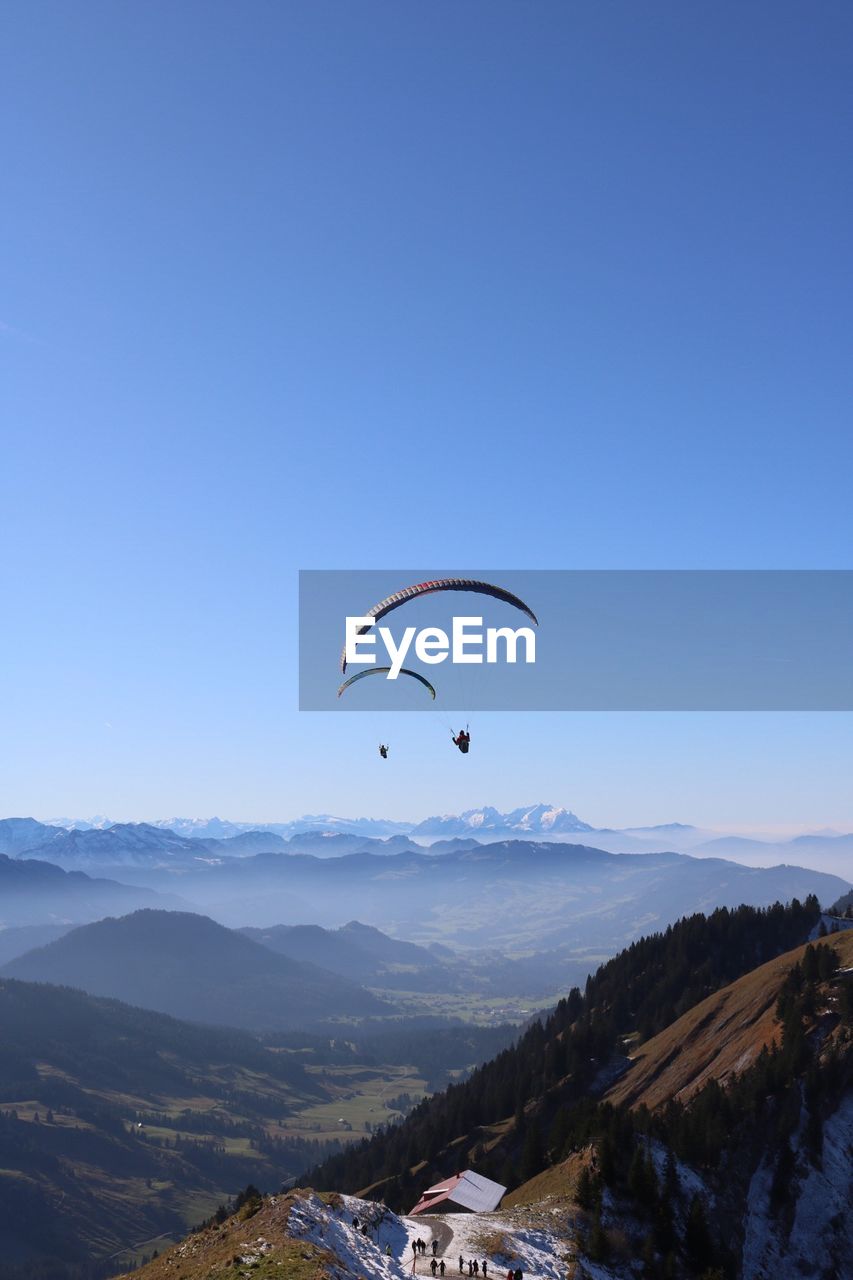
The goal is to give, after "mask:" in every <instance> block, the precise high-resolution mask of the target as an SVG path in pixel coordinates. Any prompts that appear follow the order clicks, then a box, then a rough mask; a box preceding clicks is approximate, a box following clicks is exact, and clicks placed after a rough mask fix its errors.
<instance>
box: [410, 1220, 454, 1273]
mask: <svg viewBox="0 0 853 1280" xmlns="http://www.w3.org/2000/svg"><path fill="white" fill-rule="evenodd" d="M424 1227H425V1228H426V1229H427V1230H428V1231H429V1232H430V1235H429V1237H428V1238H427V1232H426V1230H425V1231H424V1232H423V1233H422V1235H423V1238H424V1239H425V1240H426V1246H427V1251H426V1253H424V1254H418V1256H417V1258H416V1259H415V1266H414V1267H413V1268H412V1274H413V1275H417V1276H432V1268H431V1267H430V1265H429V1264H430V1262H431V1261H432V1242H433V1240H437V1241H438V1251H437V1253H436V1255H435V1256H436V1257H437V1258H438V1259H439V1261H441V1259H442V1258H444V1262H445V1267H446V1272H445V1280H449V1277H450V1275H451V1274H456V1273H457V1272H458V1271H459V1259H458V1258H457V1259H456V1260H455V1262H454V1260H453V1258H450V1257H448V1253H449V1251H450V1248H451V1246H452V1244H453V1229H452V1228H451V1227H450V1226H448V1224H447V1223H446V1222H443V1221H442V1220H441V1218H438V1217H436V1218H435V1220H434V1221H431V1222H426V1221H424ZM451 1264H453V1265H452V1266H451ZM409 1265H410V1266H411V1260H410V1263H409Z"/></svg>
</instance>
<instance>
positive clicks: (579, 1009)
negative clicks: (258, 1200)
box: [311, 898, 820, 1211]
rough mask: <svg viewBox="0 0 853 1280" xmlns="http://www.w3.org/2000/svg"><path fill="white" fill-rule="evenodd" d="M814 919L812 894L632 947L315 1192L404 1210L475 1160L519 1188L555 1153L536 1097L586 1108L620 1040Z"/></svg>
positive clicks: (653, 1027)
mask: <svg viewBox="0 0 853 1280" xmlns="http://www.w3.org/2000/svg"><path fill="white" fill-rule="evenodd" d="M819 915H820V908H819V904H818V902H817V899H815V898H809V899H807V900H806V902H805V903H800V902H797V901H796V900H795V901H794V902H793V903H791V905H790V906H786V907H783V906H781V905H778V904H777V905H775V906H772V907H769V908H767V909H766V910H759V909H756V908H752V907H739V908H738V909H737V910H734V911H730V910H728V909H725V908H723V909H720V910H718V911H715V912H714V913H713V914H712V915H710V916H708V917H706V916H703V915H696V916H691V917H690V918H689V919H686V920H681V921H679V922H678V923H677V924H675V925H673V926H671V927H670V928H668V929H666V930H665V931H664V932H663V933H659V934H654V935H652V936H651V937H648V938H643V939H641V940H639V941H637V942H635V943H633V944H632V945H631V946H630V947H628V948H627V949H626V950H625V951H623V952H621V953H620V954H619V955H618V956H616V957H615V958H614V959H613V960H610V961H609V962H608V963H606V964H604V965H602V967H601V968H600V969H599V970H598V971H597V973H596V974H594V975H593V976H592V977H591V978H590V979H589V980H588V982H587V984H586V990H585V992H584V993H581V992H580V991H579V990H578V989H574V990H572V992H571V993H570V994H569V996H568V997H567V998H566V999H565V1000H562V1001H561V1002H560V1004H559V1005H558V1006H557V1008H556V1010H555V1011H554V1013H553V1014H552V1015H551V1017H549V1018H548V1019H547V1021H545V1022H544V1023H541V1022H536V1023H534V1024H533V1026H531V1027H530V1029H529V1030H528V1031H527V1032H526V1034H525V1035H524V1036H522V1037H521V1038H520V1040H519V1041H518V1042H517V1043H516V1044H515V1045H514V1046H512V1047H511V1048H509V1049H506V1050H504V1052H503V1053H501V1054H499V1055H498V1056H497V1057H496V1058H495V1059H494V1060H493V1061H491V1062H489V1063H487V1064H486V1065H485V1066H483V1067H482V1068H480V1070H478V1071H476V1072H475V1073H474V1074H473V1076H472V1077H471V1078H470V1079H468V1080H467V1081H465V1082H464V1083H462V1084H460V1085H455V1086H452V1087H451V1088H449V1089H448V1090H447V1091H446V1092H445V1093H443V1094H440V1095H437V1096H436V1097H433V1098H430V1099H428V1100H426V1101H425V1102H423V1103H422V1104H421V1105H420V1106H418V1107H417V1108H416V1109H415V1110H414V1111H413V1112H412V1113H411V1115H410V1116H408V1117H407V1119H406V1120H405V1122H404V1123H403V1124H401V1125H399V1126H397V1127H396V1128H394V1129H392V1130H390V1131H388V1132H385V1133H382V1134H380V1135H378V1136H376V1137H375V1138H373V1139H372V1140H371V1141H369V1142H364V1143H362V1144H360V1145H359V1146H358V1147H354V1148H350V1149H348V1150H347V1151H346V1152H345V1153H343V1154H342V1155H340V1156H335V1157H332V1159H330V1160H329V1161H327V1162H326V1163H325V1164H323V1165H321V1166H320V1167H319V1168H318V1169H316V1170H314V1171H313V1173H312V1174H311V1181H312V1184H313V1185H315V1186H317V1187H320V1188H323V1189H336V1190H343V1191H350V1192H355V1191H357V1190H360V1189H365V1188H373V1190H374V1192H375V1194H377V1195H381V1196H382V1197H383V1198H384V1199H385V1200H386V1202H387V1203H388V1204H389V1205H390V1206H391V1207H392V1208H394V1209H397V1210H403V1211H404V1210H406V1209H408V1208H410V1207H411V1204H412V1203H414V1199H415V1198H417V1197H416V1194H415V1193H416V1192H417V1191H418V1189H419V1188H420V1187H421V1186H422V1185H424V1184H425V1183H428V1182H429V1181H430V1180H431V1179H432V1178H433V1176H434V1177H436V1178H438V1177H443V1176H446V1175H447V1174H448V1173H449V1172H453V1171H454V1170H455V1168H456V1166H457V1164H462V1165H464V1163H465V1162H466V1161H467V1160H468V1159H469V1158H472V1157H471V1153H472V1152H474V1153H475V1154H476V1156H477V1160H478V1163H477V1168H478V1169H479V1170H480V1172H482V1173H484V1174H486V1175H487V1176H491V1177H496V1178H497V1179H498V1180H499V1181H501V1182H503V1183H504V1184H505V1185H508V1186H514V1185H517V1184H518V1182H519V1181H520V1180H522V1179H524V1178H527V1177H530V1176H532V1175H533V1174H535V1173H536V1172H538V1171H539V1169H541V1168H542V1167H543V1166H544V1164H545V1162H546V1156H545V1152H546V1147H547V1146H548V1145H549V1144H550V1145H552V1146H553V1140H552V1139H550V1138H549V1135H548V1134H547V1133H546V1132H545V1131H544V1129H543V1127H542V1126H543V1124H544V1120H543V1121H541V1122H537V1121H535V1120H534V1121H532V1122H531V1119H530V1117H529V1116H528V1115H527V1110H528V1109H529V1107H530V1104H531V1103H532V1102H533V1101H535V1100H539V1099H548V1100H549V1103H550V1104H556V1103H557V1102H559V1110H560V1111H561V1113H562V1112H566V1111H567V1110H568V1109H571V1108H572V1107H573V1106H575V1105H578V1104H580V1103H582V1102H583V1100H584V1099H585V1098H586V1097H587V1095H588V1094H589V1092H590V1090H593V1089H594V1088H596V1087H601V1088H603V1086H604V1085H605V1084H606V1083H607V1082H608V1080H609V1079H610V1078H611V1077H612V1076H613V1074H614V1072H615V1073H616V1074H618V1071H619V1064H620V1062H621V1063H622V1064H623V1065H625V1063H626V1057H625V1045H624V1043H623V1041H624V1038H625V1037H629V1036H632V1037H635V1038H637V1039H638V1040H639V1041H642V1040H644V1039H647V1038H649V1037H651V1036H653V1035H655V1034H656V1033H657V1032H658V1031H661V1030H663V1028H664V1027H666V1026H668V1025H669V1024H670V1023H672V1022H673V1021H675V1019H676V1018H678V1017H679V1016H680V1015H681V1014H682V1013H684V1012H686V1011H687V1010H688V1009H690V1008H691V1007H692V1006H693V1005H695V1004H696V1003H698V1002H699V1001H700V1000H702V999H703V998H704V997H705V996H708V995H710V994H711V993H712V992H714V991H716V990H719V988H721V987H724V986H726V985H727V984H728V983H729V982H732V981H733V980H734V979H735V978H738V977H740V976H741V975H742V974H744V973H747V972H749V971H750V970H752V969H754V968H756V967H757V966H758V965H760V964H762V963H764V962H765V961H767V960H769V959H772V958H773V957H774V956H777V955H781V954H782V953H784V952H785V951H788V950H790V949H791V948H792V947H794V946H796V945H797V944H798V943H800V942H802V941H804V939H805V938H806V937H807V936H808V934H809V931H810V930H811V929H812V927H813V926H814V925H815V923H816V922H817V920H818V918H819ZM550 1119H551V1117H550V1114H549V1122H550ZM564 1123H565V1122H564ZM413 1197H414V1198H413ZM410 1202H411V1203H410Z"/></svg>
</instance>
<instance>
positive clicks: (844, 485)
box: [0, 0, 853, 828]
mask: <svg viewBox="0 0 853 1280" xmlns="http://www.w3.org/2000/svg"><path fill="white" fill-rule="evenodd" d="M851 45H853V13H851V10H850V8H849V6H848V5H845V4H834V3H826V4H823V5H821V6H820V7H819V8H817V9H816V8H814V6H809V5H805V4H786V3H773V4H770V3H766V4H762V3H757V4H752V5H749V6H743V5H740V4H726V3H721V4H717V5H714V6H705V7H702V8H700V7H699V6H685V5H677V4H674V3H667V4H656V3H650V4H646V5H642V6H640V5H634V4H629V3H616V4H604V3H602V4H595V5H592V4H587V5H579V4H566V3H562V2H560V3H540V4H536V5H518V4H505V3H500V2H495V0H489V2H488V3H485V2H483V3H481V2H480V0H469V2H468V3H466V4H464V5H455V4H450V3H435V4H429V5H420V6H414V5H400V4H392V3H368V4H364V5H352V4H349V3H345V2H344V0H341V2H340V3H322V2H321V3H314V4H310V5H298V4H289V5H280V4H273V3H263V4H262V3H253V4H247V5H241V6H235V5H230V4H225V3H204V4H202V3H193V2H189V3H186V4H183V5H180V6H175V5H169V4H166V3H156V2H155V3H148V4H145V5H139V4H132V3H109V4H107V3H103V4H102V3H94V2H92V3H86V4H83V5H78V6H68V5H63V4H59V3H53V2H52V0H46V2H45V3H42V4H40V5H38V6H35V7H34V6H32V5H30V4H26V3H16V2H14V0H13V2H11V3H9V4H7V5H6V6H5V8H4V36H3V40H2V54H1V55H0V57H2V66H0V83H2V86H3V88H2V97H3V109H2V130H3V155H4V193H5V199H4V200H3V202H2V209H1V210H0V230H2V243H3V244H4V246H5V250H6V251H5V253H4V268H3V288H2V298H1V299H0V360H2V388H0V394H2V420H3V424H4V425H3V446H2V457H3V464H2V467H0V539H2V542H1V543H0V546H2V551H0V556H2V561H1V562H0V573H1V574H2V583H0V590H2V597H0V598H2V600H3V603H4V611H3V612H4V615H5V616H4V621H3V625H2V628H0V681H1V682H2V687H1V688H0V694H2V702H0V706H2V734H0V811H2V812H3V813H24V812H27V813H35V814H37V815H38V816H41V817H50V816H54V815H56V814H62V813H73V814H84V813H88V812H93V811H101V812H104V811H105V812H107V813H110V814H111V815H112V816H115V817H116V818H134V819H135V818H143V817H153V816H165V815H168V814H170V813H174V812H181V813H191V814H207V813H212V812H218V813H220V814H223V815H225V816H228V817H233V818H245V819H249V818H256V819H259V820H272V819H275V818H287V817H292V816H295V815H296V814H299V813H301V812H304V811H318V810H329V811H337V812H353V811H355V810H358V811H359V812H372V813H376V814H378V813H383V814H387V815H389V816H393V817H402V816H409V815H412V816H423V815H425V814H427V813H432V812H436V811H447V810H455V809H458V808H463V807H468V806H471V805H478V804H481V803H494V804H498V805H499V806H502V807H511V806H512V805H515V804H520V803H524V802H527V801H533V800H538V799H547V800H550V801H552V802H554V803H565V804H568V805H570V806H571V807H573V808H575V809H576V810H577V811H578V812H579V813H580V814H581V815H582V816H583V817H586V818H588V819H589V820H590V821H595V822H601V823H614V824H621V823H629V822H641V821H642V822H651V821H656V820H671V819H680V820H684V821H691V820H695V821H700V822H707V823H711V822H717V823H719V824H741V825H744V824H755V825H762V824H770V823H787V824H792V825H795V824H804V825H824V824H831V825H840V826H846V827H848V828H849V827H853V799H852V798H851V795H850V787H849V777H850V774H851V764H853V720H851V717H849V716H845V715H839V714H836V715H823V716H817V715H813V716H808V715H799V716H782V715H780V714H776V715H767V716H751V717H749V716H723V715H717V716H690V715H680V716H676V715H670V716H665V715H657V716H652V715H640V714H635V715H632V716H618V715H600V716H592V715H583V716H580V715H577V716H557V715H551V716H548V715H541V716H524V715H514V716H508V715H506V716H501V715H490V716H483V717H482V720H481V722H480V723H478V725H477V739H476V742H475V749H472V752H471V755H470V756H469V758H468V759H467V760H463V759H462V758H461V757H460V756H458V753H456V752H454V751H452V749H451V748H449V747H448V745H447V741H446V738H447V734H446V726H445V725H444V724H443V722H439V721H438V720H436V721H435V723H434V724H433V723H431V722H430V721H429V719H428V718H427V717H422V716H411V717H409V716H395V717H394V718H393V722H392V725H391V726H390V727H389V726H388V725H385V724H383V723H382V721H381V717H377V716H373V715H370V716H368V715H365V716H364V717H360V716H359V717H354V716H346V717H338V716H322V715H315V716H308V715H301V716H300V715H299V714H298V713H297V712H296V671H295V666H296V653H295V633H296V593H297V578H296V575H297V571H298V569H300V568H326V567H332V568H365V567H387V566H394V565H401V566H404V565H410V564H418V565H430V564H438V565H454V564H458V565H471V564H475V565H483V566H489V565H492V566H496V567H500V566H503V567H506V568H576V567H577V568H666V567H672V568H710V567H717V568H742V567H747V568H818V567H821V568H849V567H851V566H850V547H851V542H852V541H853V537H852V536H851V535H853V515H851V501H850V477H851V464H853V434H851V431H850V403H851V394H850V393H851V386H850V381H851V376H850V360H849V351H850V338H851V323H850V321H851V297H853V290H851V270H850V267H851V250H850V235H849V227H850V224H851V199H850V196H851V189H853V182H851V164H852V163H853V162H852V161H851V154H850V147H849V131H850V124H851V106H853V100H852V98H853V95H851V88H850V83H849V61H850V53H851ZM391 735H393V746H394V753H393V758H392V761H389V762H388V767H385V766H383V765H382V763H381V762H380V761H379V760H378V757H377V755H376V752H375V744H376V741H377V739H378V737H380V736H391ZM460 766H462V767H463V768H464V772H463V768H460Z"/></svg>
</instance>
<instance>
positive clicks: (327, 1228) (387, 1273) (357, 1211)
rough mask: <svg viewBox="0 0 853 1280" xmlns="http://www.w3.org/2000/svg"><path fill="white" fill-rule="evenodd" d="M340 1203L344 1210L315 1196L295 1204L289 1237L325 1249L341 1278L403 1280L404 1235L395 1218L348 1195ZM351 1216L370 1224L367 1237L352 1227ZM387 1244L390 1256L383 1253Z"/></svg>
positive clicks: (289, 1223) (289, 1225)
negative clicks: (332, 1206) (335, 1262)
mask: <svg viewBox="0 0 853 1280" xmlns="http://www.w3.org/2000/svg"><path fill="white" fill-rule="evenodd" d="M342 1200H343V1203H344V1208H343V1210H336V1209H332V1208H330V1207H329V1206H328V1205H326V1204H324V1203H323V1201H322V1200H321V1199H320V1198H319V1196H314V1195H312V1196H307V1197H305V1198H304V1199H299V1200H297V1201H295V1202H294V1204H293V1206H292V1207H291V1210H290V1217H289V1219H288V1230H289V1231H290V1234H291V1235H292V1236H293V1237H294V1238H295V1239H299V1240H308V1241H310V1242H311V1244H315V1245H318V1246H319V1247H320V1248H322V1249H328V1251H329V1253H331V1254H332V1255H333V1257H334V1258H335V1259H336V1260H337V1262H338V1263H339V1264H340V1267H341V1270H340V1272H339V1274H340V1276H341V1277H344V1276H364V1277H367V1278H368V1280H403V1277H404V1276H406V1274H407V1271H406V1269H404V1267H403V1266H402V1265H401V1262H400V1256H401V1255H402V1254H403V1253H404V1250H405V1245H406V1232H405V1229H404V1227H403V1225H402V1223H401V1222H400V1219H399V1218H398V1217H397V1215H396V1214H394V1213H391V1212H390V1210H388V1209H384V1208H382V1207H381V1206H379V1205H375V1204H369V1203H368V1202H367V1201H365V1200H356V1199H354V1198H352V1197H350V1196H344V1197H342ZM354 1217H356V1218H358V1219H359V1222H360V1223H361V1222H367V1223H368V1224H370V1225H369V1234H368V1235H363V1234H362V1232H361V1230H360V1228H359V1229H358V1230H357V1229H356V1228H355V1227H353V1226H352V1219H353V1218H354ZM386 1245H390V1246H391V1256H390V1257H389V1256H387V1255H386V1253H385V1247H386Z"/></svg>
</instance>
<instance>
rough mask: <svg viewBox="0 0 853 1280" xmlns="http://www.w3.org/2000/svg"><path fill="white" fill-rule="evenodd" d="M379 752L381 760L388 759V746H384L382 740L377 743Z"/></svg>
mask: <svg viewBox="0 0 853 1280" xmlns="http://www.w3.org/2000/svg"><path fill="white" fill-rule="evenodd" d="M379 754H380V755H381V757H382V759H383V760H387V759H388V748H387V747H386V746H385V743H384V742H381V743H380V744H379Z"/></svg>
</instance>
